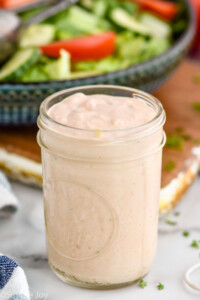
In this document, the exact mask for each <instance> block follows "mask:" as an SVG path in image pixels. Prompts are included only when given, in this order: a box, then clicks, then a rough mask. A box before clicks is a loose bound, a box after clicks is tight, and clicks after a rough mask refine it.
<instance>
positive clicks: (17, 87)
mask: <svg viewBox="0 0 200 300" xmlns="http://www.w3.org/2000/svg"><path fill="white" fill-rule="evenodd" d="M179 2H181V3H182V4H183V5H184V7H185V18H187V20H188V25H187V28H186V30H185V32H184V33H183V34H182V35H181V36H180V37H179V38H178V39H177V41H176V42H175V43H174V44H173V46H172V47H171V48H170V49H169V50H168V51H166V52H165V53H164V54H162V55H160V56H157V57H156V58H154V59H151V60H148V61H146V62H144V63H140V64H137V65H133V66H131V67H129V68H127V69H124V70H120V71H116V72H111V73H106V74H102V75H98V76H92V77H87V78H80V79H73V80H66V81H48V82H36V83H35V82H34V83H6V82H5V83H0V124H1V125H31V124H34V123H35V122H36V119H37V116H38V112H39V106H40V104H41V102H42V101H43V100H44V99H45V98H46V97H47V96H49V95H50V94H53V93H55V92H57V91H59V90H62V89H67V88H71V87H76V86H82V85H94V84H112V85H123V86H131V87H133V88H137V89H141V90H144V91H146V92H152V91H153V90H155V89H156V88H158V87H159V86H160V85H162V84H163V83H164V82H165V80H166V79H167V78H168V77H169V76H170V75H171V74H172V72H173V71H174V70H175V69H176V67H177V66H178V65H179V63H180V62H181V61H182V59H183V58H184V56H185V55H186V53H187V51H188V48H189V46H190V44H191V42H192V39H193V36H194V32H195V13H194V11H193V9H192V6H191V4H190V3H189V1H188V0H179Z"/></svg>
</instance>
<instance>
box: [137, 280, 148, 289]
mask: <svg viewBox="0 0 200 300" xmlns="http://www.w3.org/2000/svg"><path fill="white" fill-rule="evenodd" d="M146 286H147V282H146V281H144V280H143V279H141V280H140V282H139V287H140V288H141V289H144V288H145V287H146Z"/></svg>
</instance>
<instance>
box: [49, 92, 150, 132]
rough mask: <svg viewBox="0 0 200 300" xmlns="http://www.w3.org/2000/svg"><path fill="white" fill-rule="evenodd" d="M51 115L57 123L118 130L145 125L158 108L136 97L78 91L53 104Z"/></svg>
mask: <svg viewBox="0 0 200 300" xmlns="http://www.w3.org/2000/svg"><path fill="white" fill-rule="evenodd" d="M48 114H49V116H50V117H51V118H52V119H53V120H55V121H57V122H58V123H61V124H64V125H67V126H71V127H75V128H81V129H89V130H118V129H127V128H133V127H137V126H140V125H143V124H145V123H147V122H149V121H150V120H152V119H153V118H154V117H155V111H154V110H153V109H152V107H150V106H148V105H147V104H146V103H145V102H143V101H139V100H137V99H134V98H132V99H131V98H126V97H114V96H113V97H112V96H108V95H91V96H87V95H85V94H82V93H77V94H74V95H72V96H71V97H69V98H67V99H65V100H63V101H62V102H60V103H58V104H56V105H54V106H52V107H51V108H50V109H49V111H48Z"/></svg>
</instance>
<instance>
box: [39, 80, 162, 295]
mask: <svg viewBox="0 0 200 300" xmlns="http://www.w3.org/2000/svg"><path fill="white" fill-rule="evenodd" d="M77 92H79V93H84V94H86V95H92V94H104V95H112V96H122V97H129V98H134V99H138V101H144V102H146V104H147V105H149V106H151V107H152V109H154V111H155V118H154V119H153V120H151V121H150V122H148V123H146V124H144V125H142V126H138V127H135V128H130V129H125V130H114V131H111V130H105V131H100V132H96V131H94V130H84V129H77V128H73V127H69V126H66V125H63V124H60V123H58V122H56V121H54V120H53V119H51V118H50V116H49V115H48V109H49V108H50V107H52V106H53V105H54V104H56V103H58V102H60V101H62V100H63V99H65V98H66V97H68V96H71V95H73V94H75V93H77ZM165 118H166V117H165V112H164V110H163V107H162V105H161V103H160V102H159V101H158V100H157V99H155V98H154V97H153V96H151V95H149V94H147V93H144V92H141V91H138V90H135V89H132V88H126V87H118V86H108V85H107V86H106V85H105V86H86V87H78V88H72V89H68V90H64V91H60V92H58V93H56V94H54V95H52V96H50V97H48V98H47V99H46V100H45V101H44V102H43V103H42V105H41V108H40V116H39V118H38V126H39V128H40V130H39V133H38V143H39V145H40V146H41V148H42V165H43V191H44V210H45V224H46V235H47V250H48V259H49V265H50V266H51V268H52V270H53V271H54V272H55V274H56V275H57V276H58V277H59V278H60V279H61V280H63V281H65V282H67V283H70V284H73V285H76V286H81V287H88V288H102V289H104V288H115V287H121V286H125V285H128V284H131V283H133V282H134V281H136V280H138V279H140V278H142V277H143V276H144V275H145V274H147V273H148V272H149V269H150V267H151V264H152V262H153V259H154V255H155V250H156V242H157V225H158V214H159V193H160V181H161V161H162V148H163V146H164V144H165V134H164V131H163V124H164V122H165ZM95 134H96V138H94V136H95ZM99 135H101V138H98V137H99Z"/></svg>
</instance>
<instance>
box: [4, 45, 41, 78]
mask: <svg viewBox="0 0 200 300" xmlns="http://www.w3.org/2000/svg"><path fill="white" fill-rule="evenodd" d="M40 54H41V52H40V50H39V49H37V48H27V49H22V50H19V51H18V52H16V54H15V55H14V56H13V57H12V58H11V59H10V60H9V61H8V62H7V63H6V64H5V65H4V66H3V67H2V69H1V70H0V81H3V80H14V79H15V78H17V77H20V76H21V75H22V74H23V73H24V72H25V71H26V70H28V68H29V67H30V66H32V65H34V63H35V62H36V61H37V60H38V58H39V56H40Z"/></svg>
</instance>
